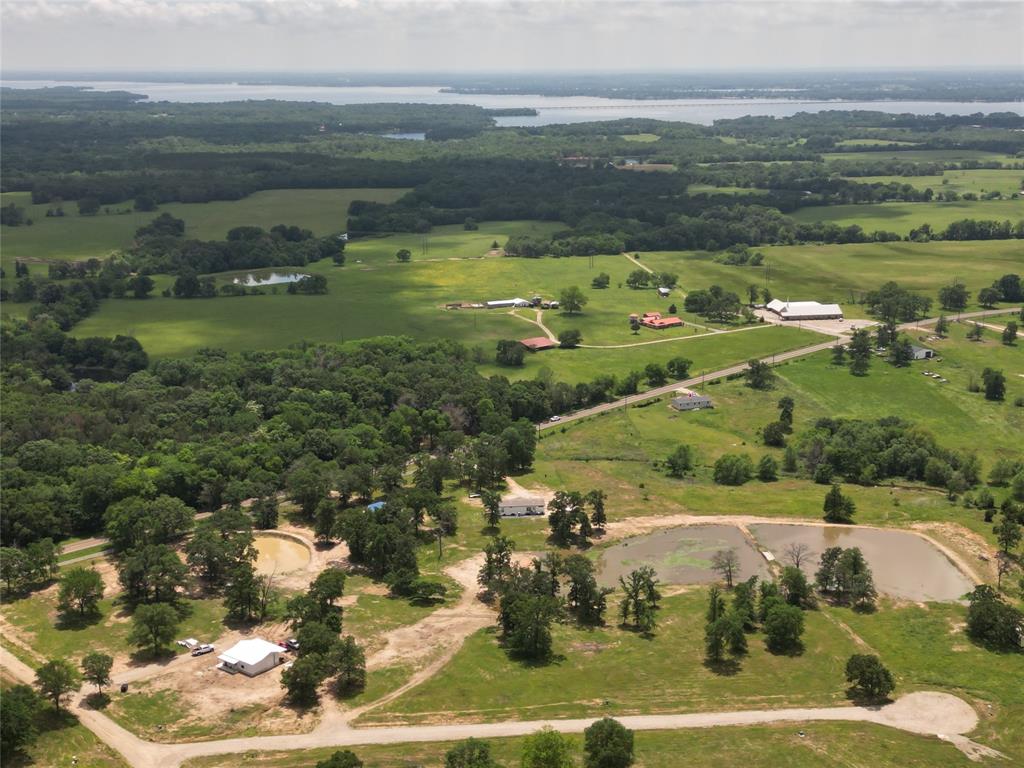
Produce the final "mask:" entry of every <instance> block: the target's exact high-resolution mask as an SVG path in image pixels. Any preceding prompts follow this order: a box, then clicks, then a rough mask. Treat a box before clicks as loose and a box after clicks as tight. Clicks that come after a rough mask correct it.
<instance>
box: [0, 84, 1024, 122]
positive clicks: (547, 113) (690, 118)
mask: <svg viewBox="0 0 1024 768" xmlns="http://www.w3.org/2000/svg"><path fill="white" fill-rule="evenodd" d="M0 85H3V86H8V87H11V88H41V87H48V86H58V85H71V86H80V87H89V88H95V89H97V90H101V91H131V92H133V93H140V94H143V95H145V96H148V97H149V99H150V100H151V101H168V102H188V103H202V102H214V103H216V102H224V101H242V100H246V99H256V100H260V99H281V100H284V101H319V102H325V103H328V104H375V103H392V104H400V103H406V104H410V103H415V104H476V105H478V106H481V107H485V108H488V109H503V108H511V107H530V108H533V109H536V110H537V111H538V114H537V115H517V116H509V117H499V118H496V120H497V123H498V125H499V126H507V127H513V126H539V125H549V124H553V123H585V122H593V121H597V120H618V119H620V118H626V117H630V118H651V119H655V120H675V121H682V122H688V123H700V124H703V125H710V124H711V123H712V122H714V121H715V120H722V119H728V118H735V117H743V116H745V115H771V116H773V117H788V116H790V115H795V114H796V113H798V112H821V111H824V110H830V109H837V110H861V109H866V110H875V111H879V112H887V113H891V114H900V113H912V114H918V115H931V114H935V113H936V112H941V113H944V114H947V115H970V114H974V113H976V112H984V113H991V112H1014V113H1016V114H1018V115H1024V102H954V101H801V100H796V99H794V100H786V99H679V100H671V101H648V100H643V99H605V98H600V97H596V96H531V95H508V94H468V93H445V92H443V91H442V90H441V88H442V86H437V87H433V86H402V87H395V86H355V87H353V86H307V85H242V84H240V83H146V82H137V81H109V80H83V81H68V80H3V81H0Z"/></svg>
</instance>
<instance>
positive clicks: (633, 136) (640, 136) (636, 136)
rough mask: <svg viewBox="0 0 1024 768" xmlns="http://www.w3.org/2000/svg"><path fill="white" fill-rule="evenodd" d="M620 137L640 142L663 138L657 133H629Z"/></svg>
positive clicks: (649, 142)
mask: <svg viewBox="0 0 1024 768" xmlns="http://www.w3.org/2000/svg"><path fill="white" fill-rule="evenodd" d="M620 138H621V139H623V140H625V141H635V142H638V143H640V144H651V143H652V142H655V141H660V140H661V136H659V135H658V134H656V133H627V134H625V135H624V136H621V137H620Z"/></svg>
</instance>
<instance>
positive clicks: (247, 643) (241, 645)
mask: <svg viewBox="0 0 1024 768" xmlns="http://www.w3.org/2000/svg"><path fill="white" fill-rule="evenodd" d="M282 650H283V649H282V648H281V646H280V645H278V644H277V643H271V642H268V641H266V640H263V639H262V638H259V637H254V638H251V639H249V640H239V641H238V642H237V643H235V644H234V645H233V646H231V647H230V648H228V649H227V650H226V651H224V653H222V654H221V655H220V656H218V657H217V658H218V659H220V660H221V661H223V662H225V663H227V664H237V663H242V664H248V665H250V666H255V665H256V664H259V663H260V662H261V661H263V660H264V659H265V658H267V656H269V655H270V654H272V653H281V652H282Z"/></svg>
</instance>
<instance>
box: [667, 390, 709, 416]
mask: <svg viewBox="0 0 1024 768" xmlns="http://www.w3.org/2000/svg"><path fill="white" fill-rule="evenodd" d="M672 407H673V408H675V409H676V410H677V411H699V410H700V409H701V408H714V407H715V406H714V403H712V402H711V398H710V397H708V396H707V395H702V394H700V393H698V392H694V391H693V390H692V389H677V390H676V396H675V397H673V398H672Z"/></svg>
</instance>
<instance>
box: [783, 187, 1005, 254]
mask: <svg viewBox="0 0 1024 768" xmlns="http://www.w3.org/2000/svg"><path fill="white" fill-rule="evenodd" d="M1018 173H1019V171H1018ZM791 215H792V217H793V218H794V219H796V220H797V221H799V222H806V223H811V222H816V221H831V222H835V223H836V224H838V225H840V226H843V227H845V226H849V225H851V224H859V225H860V226H861V227H863V228H864V229H865V230H866V231H868V232H873V231H874V230H876V229H880V230H884V231H886V232H895V233H896V234H899V235H907V234H909V233H910V230H911V229H913V228H914V227H919V226H921V225H922V224H931V226H932V228H933V229H936V230H942V229H945V228H946V227H947V226H949V224H951V223H952V222H954V221H959V220H960V219H984V220H995V221H1006V220H1009V221H1010V222H1012V223H1016V222H1018V221H1020V219H1021V218H1022V217H1024V200H1020V199H1017V200H959V201H957V202H955V203H874V204H864V205H828V206H814V207H809V208H801V209H799V210H797V211H794V212H793V213H792V214H791ZM1017 247H1018V248H1019V247H1020V245H1019V244H1017Z"/></svg>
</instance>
